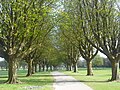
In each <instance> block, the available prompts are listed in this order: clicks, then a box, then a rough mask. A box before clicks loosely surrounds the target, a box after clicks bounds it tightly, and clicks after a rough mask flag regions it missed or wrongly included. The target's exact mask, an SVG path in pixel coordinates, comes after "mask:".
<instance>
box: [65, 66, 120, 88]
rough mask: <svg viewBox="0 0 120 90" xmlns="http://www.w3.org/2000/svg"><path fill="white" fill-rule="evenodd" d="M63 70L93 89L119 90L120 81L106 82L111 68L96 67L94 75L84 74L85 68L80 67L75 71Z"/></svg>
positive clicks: (109, 76)
mask: <svg viewBox="0 0 120 90" xmlns="http://www.w3.org/2000/svg"><path fill="white" fill-rule="evenodd" d="M63 72H64V73H65V74H67V75H71V76H73V77H75V78H76V79H77V80H80V81H81V82H83V83H85V84H87V85H88V86H90V87H91V88H93V90H120V82H108V79H110V78H111V69H106V68H104V69H96V70H94V76H86V69H80V70H79V71H78V72H77V73H73V72H70V71H63Z"/></svg>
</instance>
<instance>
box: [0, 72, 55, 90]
mask: <svg viewBox="0 0 120 90" xmlns="http://www.w3.org/2000/svg"><path fill="white" fill-rule="evenodd" d="M26 73H27V72H26V71H23V70H20V71H18V79H19V80H20V81H21V82H22V84H4V82H5V81H6V80H7V71H0V90H53V87H52V84H53V82H54V79H53V77H52V76H51V75H50V72H39V73H36V74H34V75H33V76H30V77H26V76H25V75H26ZM31 86H32V87H34V89H31V88H30V87H31Z"/></svg>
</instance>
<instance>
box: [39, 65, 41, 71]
mask: <svg viewBox="0 0 120 90" xmlns="http://www.w3.org/2000/svg"><path fill="white" fill-rule="evenodd" d="M39 72H41V64H39Z"/></svg>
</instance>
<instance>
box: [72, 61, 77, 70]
mask: <svg viewBox="0 0 120 90" xmlns="http://www.w3.org/2000/svg"><path fill="white" fill-rule="evenodd" d="M73 67H74V72H77V70H78V69H77V63H76V62H74V64H73Z"/></svg>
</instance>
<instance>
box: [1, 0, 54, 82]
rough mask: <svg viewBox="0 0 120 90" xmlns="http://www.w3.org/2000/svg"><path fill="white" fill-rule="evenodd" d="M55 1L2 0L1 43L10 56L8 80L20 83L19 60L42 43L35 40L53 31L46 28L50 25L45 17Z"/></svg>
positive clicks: (8, 59) (8, 60)
mask: <svg viewBox="0 0 120 90" xmlns="http://www.w3.org/2000/svg"><path fill="white" fill-rule="evenodd" d="M51 2H53V1H51ZM51 2H49V1H48V0H44V1H39V0H30V1H22V0H4V1H3V0H1V1H0V3H1V10H0V21H1V22H0V41H1V45H0V46H1V48H2V50H3V51H4V53H5V55H4V56H7V57H8V58H6V60H7V62H8V64H9V66H8V67H9V71H8V80H7V83H11V84H13V83H18V81H17V73H16V69H17V63H18V61H19V60H21V59H23V58H24V57H25V56H26V55H29V54H30V53H31V52H32V51H34V50H35V49H36V48H37V47H36V46H39V44H40V43H37V44H34V43H36V41H37V40H38V39H40V38H44V37H45V36H46V34H47V33H49V31H50V29H48V27H47V28H46V25H48V24H45V23H46V22H47V21H46V20H47V19H45V18H46V17H47V16H48V11H49V10H48V9H50V8H49V7H50V4H51ZM47 10H48V11H47ZM42 26H43V27H42ZM41 27H42V28H41ZM46 29H47V30H46ZM20 57H21V59H20Z"/></svg>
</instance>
